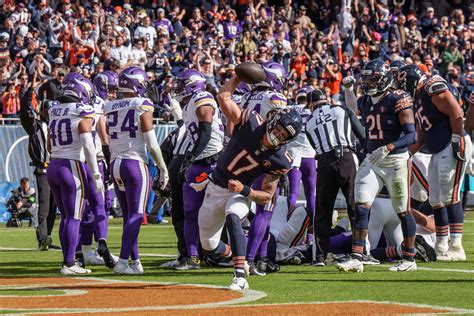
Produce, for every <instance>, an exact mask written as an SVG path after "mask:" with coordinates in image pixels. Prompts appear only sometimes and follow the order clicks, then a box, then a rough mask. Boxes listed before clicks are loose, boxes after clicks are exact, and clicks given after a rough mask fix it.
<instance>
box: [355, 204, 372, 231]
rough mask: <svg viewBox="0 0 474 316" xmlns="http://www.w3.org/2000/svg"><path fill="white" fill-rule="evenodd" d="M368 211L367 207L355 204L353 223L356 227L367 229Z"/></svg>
mask: <svg viewBox="0 0 474 316" xmlns="http://www.w3.org/2000/svg"><path fill="white" fill-rule="evenodd" d="M369 212H370V209H369V208H367V207H365V206H363V205H361V204H356V206H355V225H354V226H355V228H356V229H369Z"/></svg>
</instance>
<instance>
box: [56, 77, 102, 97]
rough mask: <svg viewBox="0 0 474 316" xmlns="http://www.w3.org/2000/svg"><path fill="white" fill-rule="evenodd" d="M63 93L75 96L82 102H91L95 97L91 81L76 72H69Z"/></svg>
mask: <svg viewBox="0 0 474 316" xmlns="http://www.w3.org/2000/svg"><path fill="white" fill-rule="evenodd" d="M63 94H64V95H69V96H73V97H76V98H78V99H79V100H80V101H81V102H82V103H84V104H92V103H94V99H95V95H94V86H93V85H92V82H90V80H89V79H86V78H84V77H83V76H82V75H80V74H78V73H74V74H71V76H70V77H69V78H68V80H67V83H66V84H65V86H64V88H63Z"/></svg>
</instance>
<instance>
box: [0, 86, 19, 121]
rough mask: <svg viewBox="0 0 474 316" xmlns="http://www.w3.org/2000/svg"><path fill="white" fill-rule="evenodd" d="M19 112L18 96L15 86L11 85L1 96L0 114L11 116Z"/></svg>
mask: <svg viewBox="0 0 474 316" xmlns="http://www.w3.org/2000/svg"><path fill="white" fill-rule="evenodd" d="M18 112H20V98H19V96H18V94H17V93H16V90H15V87H14V86H12V87H10V88H9V89H8V92H6V93H5V94H4V95H3V96H2V116H3V117H11V116H15V115H16V114H17V113H18Z"/></svg>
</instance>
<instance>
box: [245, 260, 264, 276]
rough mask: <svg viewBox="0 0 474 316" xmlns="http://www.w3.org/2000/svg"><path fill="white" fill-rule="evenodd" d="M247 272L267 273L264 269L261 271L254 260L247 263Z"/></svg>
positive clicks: (262, 274) (259, 274)
mask: <svg viewBox="0 0 474 316" xmlns="http://www.w3.org/2000/svg"><path fill="white" fill-rule="evenodd" d="M249 274H250V275H258V276H265V275H267V274H266V273H265V271H261V270H260V269H259V268H258V267H257V265H256V264H255V263H254V262H251V263H249Z"/></svg>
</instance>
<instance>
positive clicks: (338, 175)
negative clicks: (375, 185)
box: [314, 149, 357, 261]
mask: <svg viewBox="0 0 474 316" xmlns="http://www.w3.org/2000/svg"><path fill="white" fill-rule="evenodd" d="M355 159H356V158H355V155H354V154H353V153H352V151H349V150H348V149H346V150H345V151H344V153H343V155H342V157H341V158H339V159H337V158H336V156H335V155H334V153H333V152H330V153H327V154H322V155H320V156H319V157H318V169H317V170H318V174H317V180H316V209H315V212H314V237H315V241H316V261H321V260H323V259H325V258H326V256H327V254H328V247H329V238H330V237H331V228H332V213H333V211H334V203H335V202H336V198H337V193H338V192H339V189H341V191H342V193H343V194H344V197H345V198H346V202H347V213H348V214H349V218H350V221H351V224H352V223H353V220H354V208H355V201H354V180H355V177H356V173H357V166H356V160H355Z"/></svg>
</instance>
